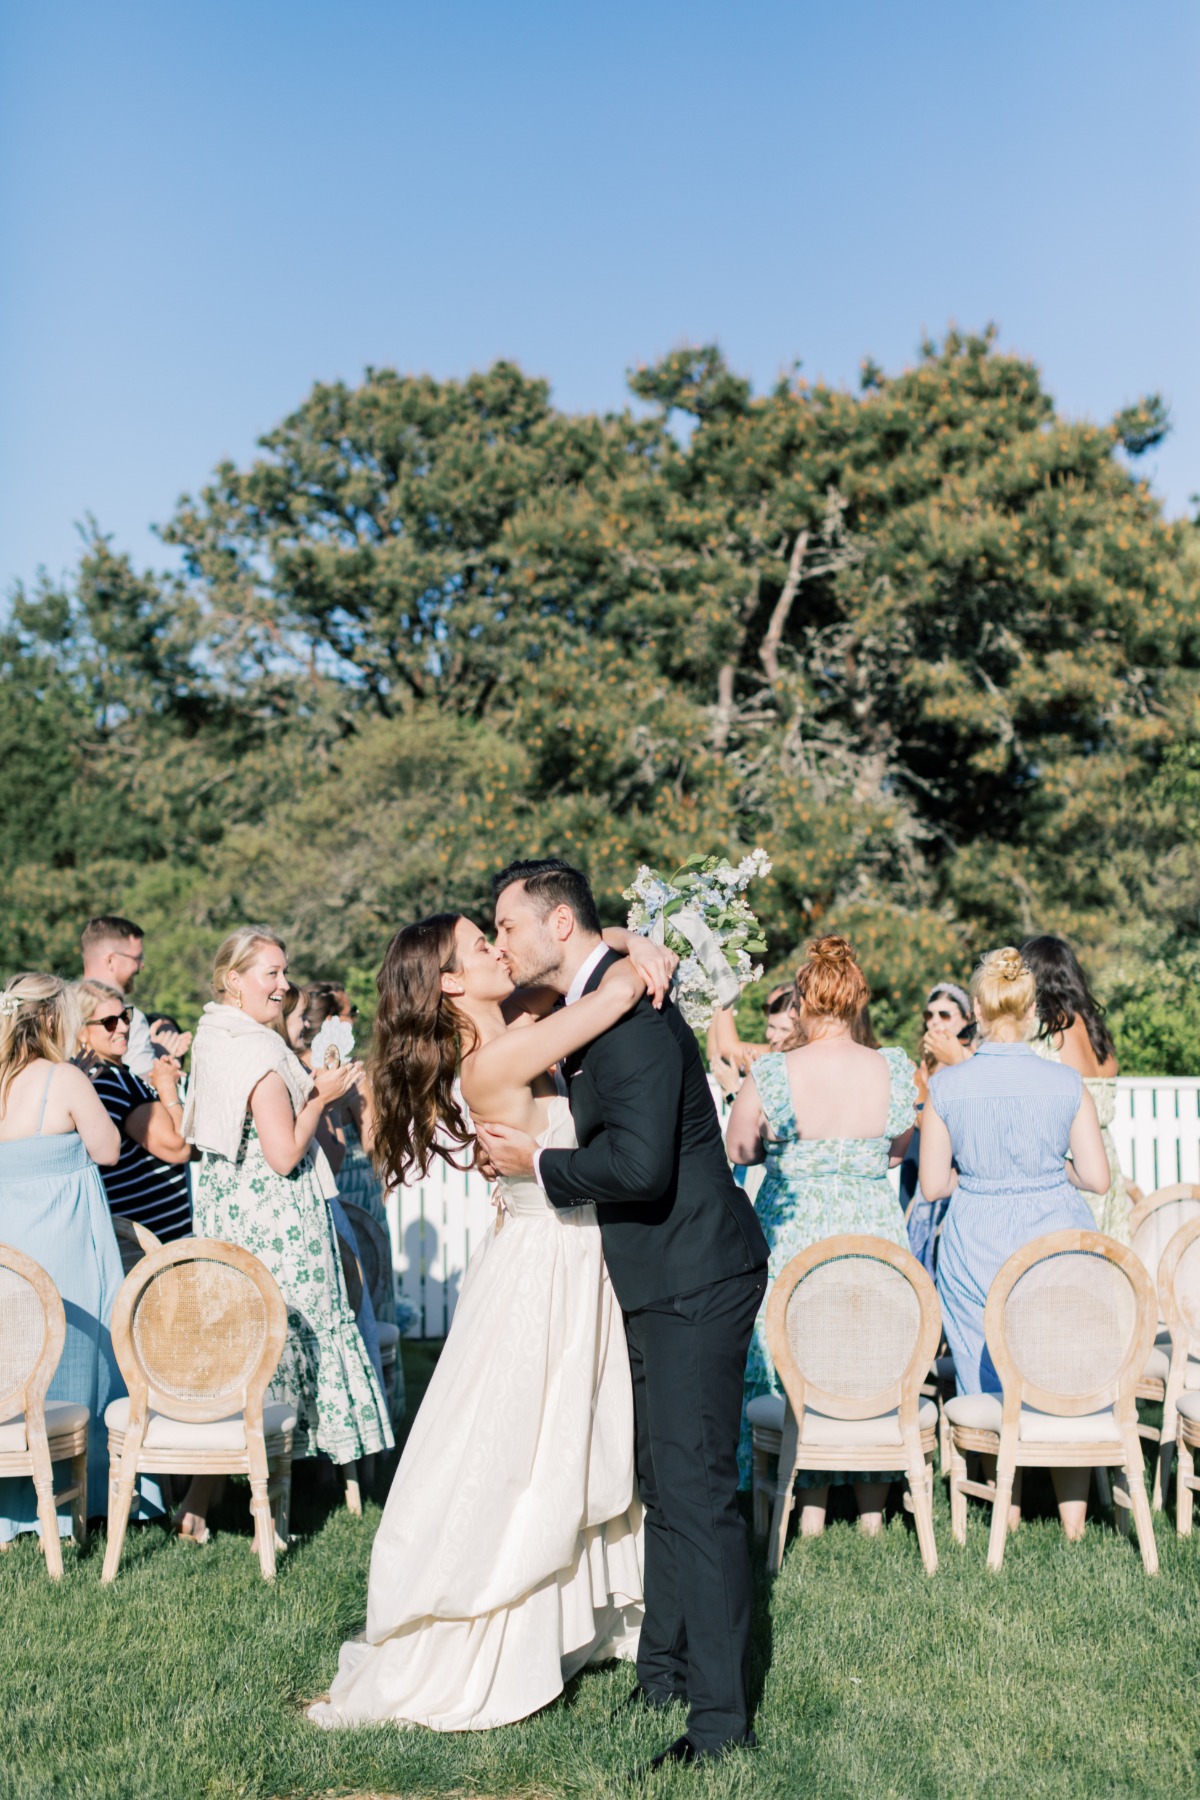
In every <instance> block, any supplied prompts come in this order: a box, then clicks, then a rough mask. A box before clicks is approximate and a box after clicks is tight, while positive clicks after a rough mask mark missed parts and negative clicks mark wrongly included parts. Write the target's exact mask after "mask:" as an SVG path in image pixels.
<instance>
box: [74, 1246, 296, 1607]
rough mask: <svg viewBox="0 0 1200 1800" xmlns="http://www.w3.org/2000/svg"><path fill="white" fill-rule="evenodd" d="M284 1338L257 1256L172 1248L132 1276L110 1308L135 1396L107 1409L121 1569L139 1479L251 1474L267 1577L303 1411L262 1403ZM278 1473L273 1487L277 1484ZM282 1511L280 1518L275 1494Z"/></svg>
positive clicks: (111, 1510) (115, 1543)
mask: <svg viewBox="0 0 1200 1800" xmlns="http://www.w3.org/2000/svg"><path fill="white" fill-rule="evenodd" d="M286 1338H287V1306H286V1305H285V1303H284V1299H283V1295H282V1294H281V1293H280V1291H279V1289H278V1287H277V1286H276V1284H275V1281H274V1279H273V1277H272V1276H271V1274H270V1273H269V1271H268V1270H267V1269H265V1268H264V1267H263V1265H262V1263H260V1262H259V1260H258V1258H257V1257H255V1256H252V1255H251V1254H250V1252H249V1251H248V1250H243V1249H241V1248H240V1247H239V1246H238V1245H235V1244H224V1243H220V1242H218V1241H217V1240H215V1239H213V1238H183V1239H180V1240H179V1242H177V1243H174V1244H164V1245H163V1246H162V1248H161V1249H159V1250H155V1251H152V1252H151V1254H150V1255H149V1256H146V1257H144V1258H143V1259H142V1261H141V1262H139V1263H138V1265H137V1267H136V1268H135V1269H134V1270H133V1272H132V1274H130V1275H127V1276H126V1278H125V1282H124V1284H123V1286H122V1288H121V1291H120V1293H119V1294H118V1295H117V1303H116V1306H115V1307H114V1308H113V1318H112V1339H113V1350H114V1352H115V1353H116V1358H117V1362H118V1364H119V1366H120V1369H121V1373H122V1374H123V1375H124V1377H125V1381H126V1385H127V1386H128V1389H129V1396H128V1398H127V1399H123V1400H114V1401H112V1402H111V1403H110V1405H109V1406H108V1407H107V1408H106V1410H105V1414H104V1422H105V1424H106V1425H107V1427H108V1444H109V1459H110V1460H109V1498H108V1547H107V1549H106V1551H105V1556H104V1569H103V1572H102V1575H101V1580H102V1581H106V1582H107V1581H112V1580H113V1578H114V1576H115V1575H116V1573H117V1567H118V1565H119V1563H120V1560H121V1548H122V1545H123V1544H124V1541H125V1528H126V1526H127V1524H128V1522H129V1512H130V1507H131V1506H132V1503H133V1491H134V1488H135V1486H136V1484H137V1479H138V1476H139V1475H142V1474H153V1475H157V1474H188V1475H247V1476H249V1478H250V1510H251V1512H252V1514H253V1517H254V1523H255V1526H256V1528H257V1535H258V1554H259V1563H260V1566H261V1568H262V1572H263V1576H264V1578H265V1579H266V1580H270V1579H271V1578H272V1577H273V1576H274V1574H275V1531H276V1529H278V1532H279V1536H280V1538H281V1539H282V1540H284V1541H285V1542H286V1539H287V1512H288V1500H289V1489H290V1483H291V1462H292V1433H293V1431H294V1429H295V1425H296V1415H295V1412H294V1410H293V1409H292V1408H291V1407H290V1406H287V1405H284V1404H281V1403H272V1404H270V1405H265V1406H264V1404H263V1397H264V1394H265V1392H266V1389H267V1385H268V1383H269V1381H270V1379H271V1377H272V1375H273V1374H274V1373H275V1369H276V1367H277V1365H278V1363H279V1358H280V1356H281V1355H282V1353H283V1346H284V1342H285V1340H286ZM272 1473H273V1474H274V1477H275V1479H274V1482H273V1483H272V1480H271V1477H272ZM272 1495H273V1496H274V1498H275V1502H276V1514H277V1516H276V1517H275V1518H273V1517H272V1507H271V1496H272Z"/></svg>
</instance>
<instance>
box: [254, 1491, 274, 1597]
mask: <svg viewBox="0 0 1200 1800" xmlns="http://www.w3.org/2000/svg"><path fill="white" fill-rule="evenodd" d="M250 1513H251V1516H252V1518H253V1520H254V1534H255V1536H256V1537H257V1539H258V1566H259V1568H260V1569H261V1570H262V1574H263V1580H264V1581H274V1579H275V1520H274V1517H273V1515H272V1512H271V1502H270V1499H269V1498H268V1495H267V1476H266V1471H265V1470H264V1471H263V1472H262V1474H253V1475H251V1477H250Z"/></svg>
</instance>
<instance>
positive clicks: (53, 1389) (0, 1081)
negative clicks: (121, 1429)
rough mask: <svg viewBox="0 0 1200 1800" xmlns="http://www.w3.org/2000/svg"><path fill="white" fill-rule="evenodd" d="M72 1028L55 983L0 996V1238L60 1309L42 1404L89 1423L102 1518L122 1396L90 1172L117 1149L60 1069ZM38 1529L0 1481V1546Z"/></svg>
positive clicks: (66, 1527)
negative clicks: (113, 1420) (33, 1270)
mask: <svg viewBox="0 0 1200 1800" xmlns="http://www.w3.org/2000/svg"><path fill="white" fill-rule="evenodd" d="M78 1028H79V1014H78V1009H77V1006H76V1002H75V999H74V997H73V995H72V993H71V990H70V989H69V987H68V986H67V984H66V983H65V982H63V981H59V980H57V979H56V977H55V976H53V975H36V974H26V975H14V976H13V978H12V980H11V981H9V982H8V984H7V985H6V987H5V988H4V991H3V993H0V1238H2V1239H3V1241H4V1242H5V1243H6V1244H10V1245H12V1247H13V1248H14V1249H15V1250H22V1251H24V1253H25V1254H26V1256H32V1258H33V1260H34V1261H35V1262H37V1263H40V1264H41V1266H42V1267H43V1269H45V1270H46V1272H47V1274H48V1275H49V1276H50V1278H51V1280H52V1281H53V1282H54V1285H55V1287H56V1288H57V1289H58V1291H59V1293H60V1294H61V1296H62V1299H63V1304H64V1306H65V1307H66V1313H67V1339H66V1344H65V1345H64V1347H63V1353H62V1357H61V1359H60V1361H59V1365H58V1368H57V1369H56V1371H55V1374H54V1379H53V1380H52V1381H51V1383H50V1391H49V1394H48V1396H47V1398H48V1401H50V1402H56V1401H57V1402H74V1403H75V1404H77V1405H82V1406H86V1407H87V1409H88V1412H89V1413H90V1415H91V1418H90V1422H89V1432H88V1514H89V1516H93V1517H94V1516H97V1515H100V1514H103V1513H104V1512H105V1511H106V1510H107V1499H108V1433H107V1432H106V1431H105V1429H104V1408H105V1407H106V1406H107V1405H108V1402H109V1401H110V1400H114V1399H118V1398H119V1397H120V1396H121V1395H122V1394H124V1392H125V1385H124V1383H123V1382H122V1380H121V1377H120V1373H119V1371H118V1370H117V1366H116V1363H115V1362H114V1360H113V1354H112V1344H111V1341H110V1339H109V1334H108V1323H109V1319H110V1318H111V1316H112V1309H113V1302H114V1301H115V1299H116V1297H117V1290H118V1288H119V1287H120V1285H121V1281H122V1278H123V1271H122V1268H121V1257H120V1252H119V1251H118V1249H117V1240H116V1237H115V1236H114V1234H113V1228H112V1220H111V1219H110V1217H109V1213H108V1202H107V1201H106V1199H105V1197H104V1184H103V1182H102V1181H101V1179H100V1171H99V1169H98V1168H97V1167H96V1165H97V1163H102V1164H104V1165H105V1166H111V1165H112V1164H114V1163H115V1162H116V1160H117V1157H118V1155H119V1154H120V1149H121V1139H120V1134H119V1133H118V1131H117V1128H116V1126H115V1125H114V1124H113V1123H112V1121H111V1119H110V1118H109V1116H108V1114H107V1113H106V1112H105V1110H104V1107H103V1106H102V1105H101V1103H100V1100H99V1099H98V1097H97V1096H96V1094H95V1092H94V1091H93V1089H92V1084H91V1082H90V1081H89V1080H88V1078H87V1076H86V1075H85V1074H84V1073H83V1071H82V1070H81V1069H76V1068H74V1067H73V1066H72V1064H71V1063H70V1062H69V1061H68V1060H67V1059H68V1058H69V1057H70V1055H71V1052H72V1050H73V1049H74V1046H75V1037H76V1032H77V1031H78ZM58 1474H59V1476H62V1475H63V1471H61V1470H60V1471H58ZM57 1485H59V1486H64V1487H65V1486H66V1485H67V1482H66V1481H65V1479H63V1480H60V1481H58V1483H57ZM37 1529H38V1517H37V1499H36V1496H35V1493H34V1488H33V1482H32V1481H30V1480H17V1479H13V1478H10V1479H8V1480H3V1481H0V1547H4V1546H7V1544H8V1542H9V1541H10V1540H11V1539H12V1538H13V1537H15V1536H16V1535H17V1533H18V1532H21V1531H36V1530H37ZM70 1529H71V1518H70V1512H69V1510H64V1511H63V1512H61V1513H60V1514H59V1530H60V1532H61V1534H62V1536H64V1537H66V1536H68V1535H69V1534H70Z"/></svg>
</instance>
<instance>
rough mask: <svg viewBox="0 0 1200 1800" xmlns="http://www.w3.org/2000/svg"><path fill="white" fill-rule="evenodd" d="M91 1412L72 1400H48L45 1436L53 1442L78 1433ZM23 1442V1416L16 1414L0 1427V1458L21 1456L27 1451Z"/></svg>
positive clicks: (26, 1446) (89, 1417) (22, 1414)
mask: <svg viewBox="0 0 1200 1800" xmlns="http://www.w3.org/2000/svg"><path fill="white" fill-rule="evenodd" d="M91 1416H92V1415H91V1411H90V1409H89V1408H88V1407H86V1406H81V1405H79V1403H78V1402H77V1401H73V1400H48V1401H47V1402H46V1436H47V1437H48V1438H50V1439H51V1440H53V1439H54V1438H56V1437H66V1436H67V1435H68V1433H70V1432H75V1431H78V1430H79V1429H80V1428H81V1427H82V1426H84V1425H86V1424H87V1423H88V1421H89V1420H90V1419H91ZM28 1447H29V1446H28V1444H27V1443H26V1441H25V1414H24V1413H18V1414H17V1415H16V1417H15V1418H13V1419H6V1420H5V1421H4V1423H3V1425H0V1456H4V1455H14V1454H15V1455H17V1456H23V1455H24V1453H25V1451H26V1450H27V1449H28Z"/></svg>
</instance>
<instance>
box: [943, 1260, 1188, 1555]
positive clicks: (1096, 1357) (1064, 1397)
mask: <svg viewBox="0 0 1200 1800" xmlns="http://www.w3.org/2000/svg"><path fill="white" fill-rule="evenodd" d="M1156 1316H1157V1308H1156V1305H1155V1297H1154V1289H1153V1287H1152V1286H1151V1284H1150V1279H1149V1277H1148V1276H1147V1274H1146V1271H1145V1269H1144V1268H1143V1267H1142V1264H1141V1262H1140V1261H1139V1259H1138V1258H1137V1257H1136V1256H1135V1255H1134V1254H1133V1252H1132V1250H1129V1249H1126V1247H1125V1246H1124V1245H1123V1244H1118V1243H1116V1242H1115V1241H1114V1240H1113V1239H1112V1238H1108V1237H1103V1236H1102V1235H1101V1234H1100V1233H1099V1232H1097V1231H1079V1230H1071V1231H1055V1232H1051V1233H1050V1234H1049V1235H1048V1236H1046V1237H1040V1238H1035V1239H1034V1240H1033V1241H1032V1242H1031V1243H1028V1244H1025V1245H1023V1246H1022V1247H1021V1249H1019V1250H1018V1251H1016V1252H1015V1254H1014V1255H1012V1256H1010V1257H1009V1259H1008V1261H1007V1262H1006V1263H1005V1264H1004V1265H1003V1267H1002V1268H1001V1269H1000V1272H999V1273H998V1275H997V1276H996V1278H995V1280H994V1281H993V1283H992V1286H991V1289H990V1291H989V1293H988V1298H987V1305H986V1307H985V1309H984V1335H985V1337H986V1339H987V1347H988V1352H989V1354H990V1356H991V1358H992V1362H993V1364H994V1366H995V1369H996V1372H997V1374H998V1375H999V1377H1000V1382H1001V1386H1002V1388H1003V1399H1001V1397H1000V1396H999V1395H997V1394H960V1395H958V1396H957V1397H956V1398H955V1399H953V1400H951V1401H949V1402H948V1404H947V1407H946V1412H947V1415H948V1417H949V1420H950V1454H951V1459H952V1460H951V1470H950V1522H951V1528H952V1530H953V1532H954V1537H955V1539H956V1541H957V1542H958V1543H960V1544H963V1543H965V1542H966V1536H967V1495H968V1494H973V1495H975V1496H976V1497H977V1498H979V1499H983V1500H989V1501H990V1502H991V1504H992V1528H991V1535H990V1538H989V1541H988V1558H987V1560H988V1567H989V1568H991V1569H998V1568H999V1567H1000V1565H1001V1563H1002V1562H1003V1559H1004V1541H1005V1537H1006V1535H1007V1531H1008V1509H1009V1505H1010V1502H1011V1500H1012V1489H1013V1479H1014V1476H1015V1474H1016V1471H1017V1469H1019V1468H1031V1467H1033V1468H1105V1469H1107V1468H1114V1467H1115V1468H1118V1469H1123V1470H1124V1471H1125V1479H1126V1484H1127V1491H1125V1492H1121V1491H1119V1490H1116V1491H1114V1496H1113V1497H1114V1498H1115V1499H1116V1500H1117V1502H1118V1504H1119V1505H1120V1506H1123V1507H1125V1508H1131V1509H1132V1511H1133V1515H1134V1518H1135V1519H1136V1521H1137V1528H1138V1546H1139V1548H1140V1550H1141V1553H1142V1561H1143V1563H1144V1564H1145V1568H1146V1573H1147V1574H1149V1575H1153V1574H1155V1573H1156V1572H1157V1570H1158V1553H1157V1550H1156V1548H1155V1543H1154V1526H1153V1524H1152V1522H1151V1515H1150V1504H1149V1501H1148V1499H1147V1496H1146V1489H1145V1485H1144V1481H1143V1475H1142V1446H1141V1439H1140V1437H1139V1435H1138V1423H1137V1398H1136V1392H1137V1384H1138V1380H1139V1377H1140V1375H1141V1372H1142V1370H1143V1369H1144V1367H1145V1364H1146V1357H1147V1354H1148V1352H1149V1349H1150V1346H1151V1345H1152V1343H1153V1342H1154V1331H1155V1321H1156ZM967 1451H978V1452H980V1453H981V1454H983V1455H985V1456H994V1457H995V1458H996V1478H995V1480H994V1481H991V1482H974V1481H969V1480H968V1479H967V1465H966V1456H965V1453H966V1452H967ZM1121 1518H1122V1521H1123V1528H1124V1514H1123V1513H1122V1514H1121Z"/></svg>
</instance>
